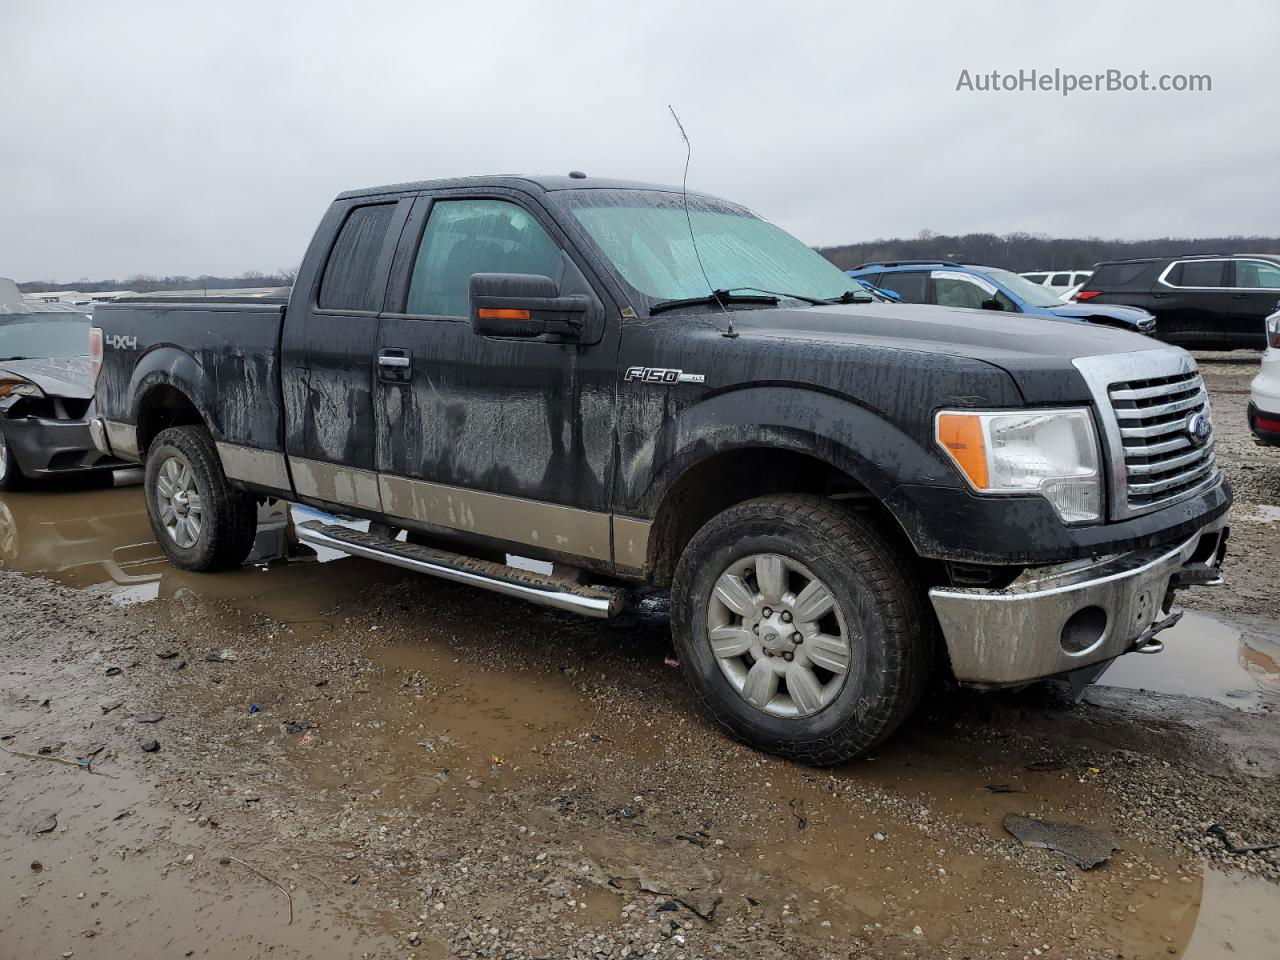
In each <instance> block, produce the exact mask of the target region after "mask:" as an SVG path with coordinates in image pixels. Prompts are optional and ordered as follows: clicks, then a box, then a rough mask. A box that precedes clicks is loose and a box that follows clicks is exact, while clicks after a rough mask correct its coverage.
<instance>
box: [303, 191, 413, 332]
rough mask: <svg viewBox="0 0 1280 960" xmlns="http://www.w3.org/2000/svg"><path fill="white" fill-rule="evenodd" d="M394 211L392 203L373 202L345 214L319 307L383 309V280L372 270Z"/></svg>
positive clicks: (322, 288) (326, 268) (324, 280)
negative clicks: (345, 217)
mask: <svg viewBox="0 0 1280 960" xmlns="http://www.w3.org/2000/svg"><path fill="white" fill-rule="evenodd" d="M395 210H396V205H395V204H394V203H376V204H372V205H370V206H367V207H356V208H355V209H353V210H352V211H351V212H350V213H349V214H348V215H347V219H346V222H345V223H343V224H342V229H341V230H340V231H338V239H337V240H336V241H334V244H333V250H332V252H330V254H329V262H328V263H327V264H326V265H325V268H324V278H323V279H322V280H321V281H320V297H319V301H318V302H319V304H320V306H321V308H324V309H329V310H369V311H377V310H381V309H382V291H383V288H384V282H383V283H380V282H379V278H378V277H376V276H375V273H376V271H377V264H378V255H379V254H380V253H382V245H383V243H384V242H385V241H386V239H387V228H388V227H389V226H390V225H391V218H392V216H393V215H394V214H395ZM383 279H384V281H385V278H383Z"/></svg>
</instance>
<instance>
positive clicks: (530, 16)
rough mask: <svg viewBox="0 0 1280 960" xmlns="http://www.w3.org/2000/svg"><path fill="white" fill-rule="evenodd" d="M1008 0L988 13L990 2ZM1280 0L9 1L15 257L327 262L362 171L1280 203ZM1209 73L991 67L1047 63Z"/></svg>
mask: <svg viewBox="0 0 1280 960" xmlns="http://www.w3.org/2000/svg"><path fill="white" fill-rule="evenodd" d="M979 8H981V9H982V10H983V12H981V13H979V12H977V11H978V9H979ZM1278 28H1280V4H1277V3H1275V2H1274V0H1256V2H1251V3H1245V2H1232V0H1215V2H1213V3H1211V4H1210V3H1203V2H1198V0H1197V2H1186V0H1180V2H1152V3H1139V2H1128V3H1114V2H1095V0H1074V2H1070V3H1049V2H1025V0H1023V2H1004V3H987V4H960V3H954V2H946V3H944V2H938V3H915V4H907V3H883V2H877V3H850V2H843V3H830V4H819V3H803V2H792V3H788V4H766V3H760V2H742V0H735V2H727V3H720V2H709V0H703V2H700V3H698V4H693V3H674V2H671V3H668V2H663V0H646V2H644V3H630V4H629V3H618V2H612V3H576V2H563V0H556V2H549V0H544V2H537V0H526V2H522V3H505V2H503V3H497V2H485V0H468V2H465V3H464V2H460V0H454V2H450V3H443V4H442V3H433V2H427V0H413V2H411V0H403V2H390V0H388V2H379V0H366V2H361V3H336V2H326V0H312V2H306V3H303V2H299V3H271V2H268V0H252V2H241V0H218V2H216V3H203V4H186V3H177V2H173V0H166V2H160V3H149V2H127V0H120V2H104V0H98V2H74V0H63V2H58V3H43V2H34V0H0V276H6V275H7V276H12V277H15V278H17V279H19V280H32V279H57V280H63V281H74V280H76V279H78V278H80V277H91V278H95V279H98V278H104V277H119V278H124V277H126V276H129V275H131V274H136V273H151V274H192V275H194V274H200V273H213V274H236V273H239V272H241V271H244V270H248V269H259V270H264V271H265V270H271V269H274V268H277V267H286V266H292V265H294V264H296V263H297V262H298V260H299V259H300V258H301V256H302V253H303V251H304V249H305V246H306V243H307V241H308V239H309V238H310V235H311V231H312V230H313V228H314V227H315V224H316V223H317V221H318V220H319V218H320V216H321V214H322V213H323V211H324V208H325V205H326V204H327V203H328V201H329V200H331V199H332V197H333V195H334V194H336V193H338V192H339V191H341V190H343V189H348V188H351V187H357V186H368V185H374V184H380V183H391V182H396V181H403V180H418V179H428V178H432V177H445V176H456V175H465V174H477V173H520V172H536V173H562V172H566V171H568V170H570V169H582V170H585V171H587V172H588V174H596V175H600V176H615V177H627V178H635V179H643V180H653V181H658V182H678V181H679V177H680V171H681V167H682V164H683V160H684V152H683V151H684V148H683V145H682V143H681V141H680V138H679V134H678V132H677V131H676V129H675V126H674V125H673V123H672V121H671V117H670V115H669V114H668V113H667V104H668V103H673V104H674V105H675V107H676V109H677V110H678V111H679V113H680V114H681V117H682V119H683V120H684V123H685V126H686V128H687V129H688V131H689V134H690V137H691V138H692V140H693V164H692V168H691V171H690V174H689V183H690V186H691V187H694V188H697V189H701V190H706V191H708V192H712V193H716V194H719V195H721V196H726V197H730V198H732V199H734V200H737V201H740V202H742V203H745V204H747V205H748V206H750V207H752V208H753V209H755V210H756V211H757V212H758V213H760V214H761V215H763V216H765V217H767V218H769V219H770V220H773V221H775V222H777V223H779V224H781V225H782V226H784V227H786V228H787V229H789V230H791V231H792V232H793V233H795V234H796V235H798V236H799V237H801V238H802V239H803V240H805V241H806V242H808V243H811V244H833V243H841V242H848V241H856V240H867V239H872V238H875V237H894V236H914V235H915V234H917V233H918V232H919V231H920V230H922V229H926V228H927V229H931V230H934V231H937V232H941V233H949V232H956V233H963V232H971V231H993V232H996V233H1005V232H1009V231H1014V230H1026V231H1033V232H1046V233H1050V234H1056V235H1064V236H1065V235H1100V236H1106V237H1129V238H1136V237H1148V236H1163V235H1180V236H1206V235H1222V234H1270V235H1275V234H1277V233H1280V190H1277V189H1276V162H1277V160H1278V159H1280V150H1278V149H1277V148H1278V147H1280V57H1277V55H1276V41H1277V39H1278V38H1280V29H1278ZM1032 68H1036V69H1039V70H1041V71H1052V70H1053V69H1054V68H1060V69H1061V70H1063V71H1069V72H1074V73H1081V74H1084V73H1093V72H1096V71H1103V70H1106V69H1108V68H1114V69H1117V70H1121V71H1124V72H1129V73H1137V72H1139V71H1142V70H1147V71H1148V72H1149V73H1150V74H1151V75H1152V78H1153V80H1154V78H1155V77H1157V76H1158V75H1160V74H1162V73H1183V74H1193V73H1194V74H1209V75H1211V77H1212V86H1213V89H1212V92H1209V93H1139V92H1135V93H1123V92H1117V93H1106V92H1103V93H1076V94H1074V95H1072V96H1069V97H1065V98H1064V97H1062V96H1061V95H1060V94H1058V93H1053V92H999V93H980V92H967V91H959V92H958V91H957V90H956V86H957V82H958V81H959V78H960V76H961V71H962V70H966V69H967V70H969V71H970V74H971V75H977V74H979V73H985V72H990V71H991V70H993V69H994V70H1001V71H1007V72H1016V71H1018V70H1019V69H1027V70H1030V69H1032Z"/></svg>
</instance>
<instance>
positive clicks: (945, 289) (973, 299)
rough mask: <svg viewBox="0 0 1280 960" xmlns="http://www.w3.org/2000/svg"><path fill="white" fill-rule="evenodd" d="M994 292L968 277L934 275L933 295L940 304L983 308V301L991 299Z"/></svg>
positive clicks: (972, 308) (975, 308)
mask: <svg viewBox="0 0 1280 960" xmlns="http://www.w3.org/2000/svg"><path fill="white" fill-rule="evenodd" d="M994 292H995V291H994V290H991V291H988V290H984V289H983V288H982V287H980V286H979V285H978V284H976V283H974V282H973V281H972V280H970V279H969V278H968V277H963V276H956V275H954V274H942V273H935V274H934V275H933V296H934V300H935V302H936V303H937V304H938V305H939V306H943V307H968V308H969V309H971V310H981V309H982V302H983V301H984V300H988V299H990V298H991V296H992V294H993V293H994Z"/></svg>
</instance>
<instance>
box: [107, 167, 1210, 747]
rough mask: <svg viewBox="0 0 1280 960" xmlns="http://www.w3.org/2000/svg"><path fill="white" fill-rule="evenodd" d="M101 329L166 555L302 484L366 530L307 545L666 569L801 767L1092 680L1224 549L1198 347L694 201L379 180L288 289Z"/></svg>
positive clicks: (728, 680) (581, 587)
mask: <svg viewBox="0 0 1280 960" xmlns="http://www.w3.org/2000/svg"><path fill="white" fill-rule="evenodd" d="M97 318H98V321H99V322H100V324H101V327H102V330H103V339H104V343H105V345H106V350H105V359H104V363H103V367H102V370H101V375H100V377H99V380H98V382H97V409H98V412H99V415H100V417H99V419H97V420H95V421H94V423H93V430H94V434H95V442H96V443H97V444H98V445H99V447H100V449H101V450H102V451H103V452H104V453H107V454H110V455H113V456H119V457H123V458H126V459H129V460H140V461H145V463H146V498H147V508H148V510H149V512H150V516H151V520H152V525H153V527H154V529H155V532H156V536H157V538H158V539H159V541H160V543H161V544H162V545H163V547H164V548H165V550H166V552H167V553H168V555H169V557H170V558H171V559H172V560H173V562H174V563H176V564H178V565H179V566H182V567H186V568H188V569H194V570H212V569H217V568H225V567H232V566H236V565H238V564H240V563H241V562H242V561H243V560H244V558H245V556H246V554H247V553H248V550H249V548H250V545H251V543H252V541H253V528H254V514H255V504H256V502H257V501H260V500H262V499H263V498H282V499H285V500H289V501H294V502H299V503H306V504H312V505H315V506H319V507H321V508H323V509H324V510H327V511H330V512H336V513H340V514H345V515H349V516H355V517H361V518H366V519H368V520H369V521H371V523H370V526H369V530H368V532H362V531H358V530H352V529H350V528H349V527H347V526H338V525H327V524H324V523H322V522H319V521H310V522H306V523H301V524H299V530H298V534H299V536H300V538H301V539H302V540H304V541H306V542H310V543H313V544H323V545H326V546H329V547H334V548H337V549H339V550H343V551H346V552H347V553H350V554H355V555H359V556H364V557H372V558H376V559H379V560H383V561H386V562H388V563H393V564H397V565H400V566H403V567H407V568H410V569H415V570H421V571H424V572H427V573H430V574H433V575H436V576H441V577H445V578H447V579H451V580H454V581H459V582H463V583H470V584H475V585H477V586H481V587H485V588H487V589H490V590H496V591H498V592H501V593H505V594H508V595H512V596H517V597H522V598H525V599H528V600H532V601H534V602H538V603H542V604H546V605H549V606H553V607H558V608H561V609H565V610H572V611H577V612H579V613H583V614H586V615H588V616H595V617H608V616H613V615H615V614H617V613H618V612H619V611H620V610H621V609H622V608H623V606H624V604H625V601H626V598H627V596H628V595H629V590H628V587H630V586H634V585H640V584H647V585H651V586H657V587H668V586H669V587H670V590H671V622H672V629H673V632H674V636H675V641H676V644H677V648H678V650H679V653H680V658H681V661H682V663H683V666H684V670H685V672H686V675H687V676H688V678H689V680H690V682H691V683H692V685H693V687H694V688H695V690H696V691H697V693H698V695H699V696H700V698H701V699H702V701H703V702H704V703H705V704H706V706H707V708H708V709H709V711H710V713H711V714H712V715H713V716H714V717H715V718H716V719H717V720H718V721H719V722H720V723H721V724H722V725H723V726H724V727H725V728H726V729H727V730H729V731H730V732H731V733H733V734H734V735H736V736H738V737H740V738H742V739H744V740H746V741H748V742H750V743H753V744H755V745H757V746H759V747H762V748H764V749H766V750H771V751H775V752H777V753H781V754H784V755H787V756H790V757H794V758H796V759H800V760H803V761H807V762H811V763H818V764H826V763H832V762H835V761H838V760H841V759H843V758H846V757H850V756H853V755H855V754H857V753H860V752H862V751H865V750H867V749H869V748H870V747H872V746H873V745H874V744H876V743H877V742H879V741H880V740H881V739H883V738H884V737H885V736H887V735H888V734H889V733H890V732H892V731H893V730H894V728H895V727H897V725H898V724H899V723H900V722H901V721H902V720H903V719H904V718H905V717H906V716H907V715H908V713H909V712H910V711H911V710H912V709H913V707H914V706H915V705H916V703H917V702H918V701H919V699H920V697H921V696H922V693H923V691H924V690H925V688H926V681H927V680H928V678H929V676H930V674H931V672H936V671H941V672H942V673H943V674H945V675H948V676H950V677H952V678H954V679H955V680H957V681H959V682H961V683H965V684H971V685H976V686H984V687H994V686H1005V685H1015V684H1022V683H1026V682H1028V681H1031V680H1033V679H1036V678H1041V677H1048V676H1057V675H1063V676H1067V677H1070V678H1072V679H1073V680H1076V681H1085V680H1088V679H1091V678H1093V677H1095V676H1096V675H1097V674H1098V673H1100V672H1101V670H1102V669H1103V668H1105V665H1106V664H1108V663H1109V662H1110V661H1111V660H1113V659H1114V658H1115V657H1117V656H1120V655H1121V654H1124V653H1127V652H1131V651H1139V652H1154V651H1156V650H1158V649H1159V648H1160V644H1159V643H1158V641H1156V640H1155V639H1154V637H1155V634H1156V633H1157V632H1158V631H1159V630H1161V629H1163V628H1164V627H1166V626H1168V625H1169V624H1170V623H1172V622H1173V621H1175V620H1176V619H1177V617H1178V615H1179V614H1178V613H1177V612H1176V611H1175V610H1174V609H1173V596H1174V591H1175V590H1176V589H1177V588H1179V587H1184V586H1189V585H1195V584H1207V583H1212V582H1216V581H1217V579H1218V574H1217V570H1218V567H1219V565H1220V563H1221V560H1222V555H1223V551H1224V548H1225V544H1226V537H1227V527H1226V519H1227V510H1228V507H1229V505H1230V502H1231V493H1230V488H1229V487H1228V485H1227V482H1226V481H1225V479H1224V478H1223V477H1222V475H1221V474H1220V472H1219V470H1218V468H1217V466H1216V465H1215V462H1214V453H1213V438H1212V427H1211V422H1210V413H1209V403H1208V397H1207V394H1206V392H1205V390H1204V387H1203V385H1202V383H1201V379H1200V376H1199V374H1198V372H1197V370H1196V366H1195V363H1194V361H1193V360H1192V359H1191V357H1190V356H1189V355H1188V354H1187V353H1185V352H1184V351H1183V350H1181V349H1179V348H1176V347H1169V346H1166V345H1163V344H1160V343H1157V342H1155V341H1152V340H1149V339H1147V338H1146V337H1143V336H1140V335H1138V334H1135V333H1127V332H1124V331H1118V330H1111V329H1102V328H1096V327H1088V326H1083V325H1078V324H1072V323H1066V322H1057V321H1051V320H1037V319H1033V318H1026V317H1021V318H1019V319H1018V321H1017V322H1010V321H1009V320H1008V319H1007V318H1005V317H1002V316H1000V315H999V314H993V313H991V312H989V311H980V310H961V309H955V310H949V309H943V308H938V307H934V306H919V305H911V304H893V303H884V302H882V301H879V300H875V299H873V298H872V297H871V296H870V295H869V294H868V293H867V292H866V290H865V289H864V288H863V287H861V286H860V285H859V284H857V283H856V282H855V281H853V280H850V279H849V278H848V277H846V276H845V275H844V274H843V273H842V272H841V271H839V270H838V269H836V268H835V267H834V266H832V265H831V264H830V263H828V262H827V261H826V260H824V259H823V258H822V257H821V256H819V255H818V254H817V253H815V252H813V251H812V250H810V249H809V248H808V247H806V246H805V245H804V244H803V243H801V242H800V241H798V240H796V239H795V238H794V237H791V236H790V235H788V234H786V233H785V232H784V231H782V230H780V229H779V228H777V227H775V226H773V225H772V224H770V223H768V222H766V221H764V220H762V219H760V218H758V217H756V216H755V215H754V214H752V213H750V212H749V211H748V210H746V209H744V208H742V207H740V206H737V205H735V204H732V203H729V202H726V201H723V200H720V199H716V198H714V197H710V196H705V195H701V194H687V195H685V194H683V193H682V191H681V190H679V189H675V188H670V187H660V186H648V185H643V184H635V183H626V182H619V181H605V180H597V179H594V178H586V177H583V176H582V175H581V174H571V175H570V176H568V177H487V178H469V179H459V180H441V181H432V182H422V183H406V184H398V185H394V186H388V187H379V188H376V189H369V190H357V191H353V192H350V193H344V194H342V195H341V196H339V197H338V199H337V200H336V201H334V203H333V204H332V206H331V207H330V208H329V211H328V213H327V214H326V215H325V217H324V220H323V221H322V222H321V224H320V227H319V229H318V230H317V232H316V235H315V239H314V240H313V241H312V244H311V247H310V249H309V250H308V252H307V255H306V258H305V260H304V261H303V265H302V268H301V270H300V272H299V275H298V279H297V284H296V286H295V287H294V288H293V291H292V295H291V297H290V299H289V301H288V302H287V303H285V302H283V301H280V302H265V301H257V302H253V303H247V302H232V301H224V300H209V301H197V302H189V303H168V302H166V303H163V304H161V303H147V302H134V303H120V304H114V305H112V304H106V305H103V306H101V307H99V309H98V311H97ZM513 554H514V555H516V556H518V557H526V558H532V559H533V560H537V561H542V562H543V565H544V566H545V569H546V570H547V571H548V572H545V573H531V572H529V571H528V570H526V569H523V568H522V567H527V566H530V565H529V564H522V565H521V567H517V566H515V565H508V563H507V562H506V561H507V560H508V559H509V558H510V557H509V555H513Z"/></svg>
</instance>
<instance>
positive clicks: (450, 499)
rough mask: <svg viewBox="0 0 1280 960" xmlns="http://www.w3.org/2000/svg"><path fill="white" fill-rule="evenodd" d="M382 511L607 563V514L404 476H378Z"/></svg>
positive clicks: (399, 516)
mask: <svg viewBox="0 0 1280 960" xmlns="http://www.w3.org/2000/svg"><path fill="white" fill-rule="evenodd" d="M378 484H379V486H380V487H381V489H382V509H383V512H385V513H387V514H389V515H390V516H392V517H398V518H400V519H403V520H417V521H418V522H420V523H430V524H434V525H436V526H440V527H449V528H451V529H453V530H464V531H466V532H468V533H476V534H479V535H481V536H485V537H493V538H494V539H496V540H507V541H511V542H514V543H523V544H527V545H529V546H536V547H543V548H544V549H547V550H555V551H557V552H559V553H570V554H576V555H577V556H581V557H592V558H593V559H596V560H603V561H608V560H611V559H612V557H611V556H610V553H611V551H610V547H609V539H610V537H609V533H610V531H609V514H607V513H596V512H595V511H593V510H578V509H576V508H575V507H563V506H560V505H559V504H556V503H544V502H542V501H540V500H525V499H523V498H522V497H508V496H504V495H502V494H498V493H484V492H481V491H479V490H468V489H465V488H463V487H451V486H446V485H445V484H441V483H427V482H425V481H422V480H409V479H406V478H404V477H391V476H387V475H385V474H384V475H382V476H380V477H378Z"/></svg>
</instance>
